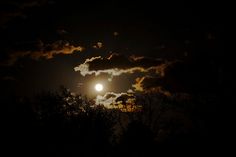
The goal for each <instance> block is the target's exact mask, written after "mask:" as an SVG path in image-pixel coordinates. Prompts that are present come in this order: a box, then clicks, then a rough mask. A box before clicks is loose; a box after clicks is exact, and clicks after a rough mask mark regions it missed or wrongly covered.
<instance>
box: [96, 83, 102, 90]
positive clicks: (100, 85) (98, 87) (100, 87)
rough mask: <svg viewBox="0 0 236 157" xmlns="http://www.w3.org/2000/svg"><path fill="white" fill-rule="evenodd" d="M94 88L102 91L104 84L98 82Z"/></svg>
mask: <svg viewBox="0 0 236 157" xmlns="http://www.w3.org/2000/svg"><path fill="white" fill-rule="evenodd" d="M94 89H95V90H96V91H97V92H101V91H102V90H103V85H102V84H101V83H97V84H96V85H95V86H94Z"/></svg>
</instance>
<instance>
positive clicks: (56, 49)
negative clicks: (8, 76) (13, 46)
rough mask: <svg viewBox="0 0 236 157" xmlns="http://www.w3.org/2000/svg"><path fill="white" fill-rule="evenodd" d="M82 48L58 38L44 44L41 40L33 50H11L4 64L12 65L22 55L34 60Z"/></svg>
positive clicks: (66, 53) (49, 57)
mask: <svg viewBox="0 0 236 157" xmlns="http://www.w3.org/2000/svg"><path fill="white" fill-rule="evenodd" d="M83 50H84V48H83V47H81V46H74V45H71V44H70V43H69V42H67V41H61V40H59V41H56V42H54V43H52V44H44V43H43V42H39V43H38V45H37V48H36V49H35V50H28V51H15V52H12V53H11V54H10V55H9V57H8V60H7V61H6V62H5V63H4V65H9V66H10V65H13V64H14V63H15V62H16V61H17V60H18V59H20V58H22V57H30V58H32V59H35V60H38V59H40V58H44V59H51V58H53V57H54V56H55V55H58V54H65V55H68V54H72V53H74V52H78V51H79V52H81V51H83Z"/></svg>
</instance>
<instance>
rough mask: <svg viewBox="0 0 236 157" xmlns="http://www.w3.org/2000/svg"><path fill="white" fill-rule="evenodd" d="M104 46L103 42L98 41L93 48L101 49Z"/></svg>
mask: <svg viewBox="0 0 236 157" xmlns="http://www.w3.org/2000/svg"><path fill="white" fill-rule="evenodd" d="M102 47H103V43H102V42H97V43H96V44H95V45H93V48H95V49H100V48H102Z"/></svg>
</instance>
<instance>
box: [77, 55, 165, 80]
mask: <svg viewBox="0 0 236 157" xmlns="http://www.w3.org/2000/svg"><path fill="white" fill-rule="evenodd" d="M167 63H168V62H167V61H165V60H162V59H153V58H147V57H137V56H129V57H127V56H125V55H121V54H117V53H113V54H110V56H108V57H101V56H98V57H92V58H90V59H87V60H86V61H85V62H84V63H83V64H80V65H78V66H77V67H75V68H74V70H75V71H79V72H80V73H81V75H83V76H85V75H91V74H95V75H99V74H101V73H107V74H110V75H111V76H119V75H121V74H124V73H134V72H150V71H154V72H155V73H160V75H161V72H160V71H159V70H161V69H160V67H159V66H162V64H167Z"/></svg>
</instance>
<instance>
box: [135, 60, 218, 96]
mask: <svg viewBox="0 0 236 157" xmlns="http://www.w3.org/2000/svg"><path fill="white" fill-rule="evenodd" d="M160 69H161V70H160ZM159 71H161V72H162V73H160V74H161V75H150V74H147V75H145V76H143V77H138V78H136V80H135V84H133V85H132V87H133V88H134V90H135V91H139V92H153V91H154V92H159V93H163V94H165V95H170V93H189V94H191V93H199V92H207V91H214V90H216V88H217V82H216V81H215V80H217V79H216V78H217V73H216V72H215V74H214V70H212V68H210V67H209V66H206V65H205V64H204V63H202V64H201V63H188V62H183V61H176V62H172V63H171V64H163V66H159Z"/></svg>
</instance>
